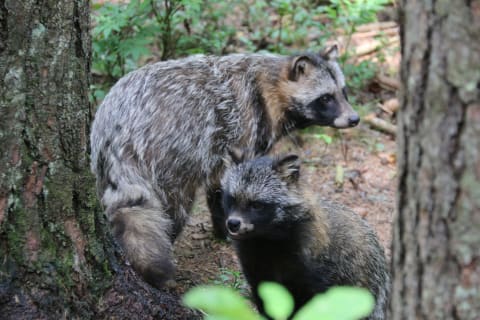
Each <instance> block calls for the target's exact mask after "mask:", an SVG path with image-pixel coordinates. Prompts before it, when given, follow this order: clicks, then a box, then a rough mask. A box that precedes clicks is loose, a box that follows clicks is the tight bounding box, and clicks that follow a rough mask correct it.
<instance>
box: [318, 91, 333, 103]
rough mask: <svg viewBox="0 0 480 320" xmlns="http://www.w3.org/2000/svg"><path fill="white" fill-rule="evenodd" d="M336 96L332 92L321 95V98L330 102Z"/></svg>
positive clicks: (325, 101)
mask: <svg viewBox="0 0 480 320" xmlns="http://www.w3.org/2000/svg"><path fill="white" fill-rule="evenodd" d="M333 99H334V98H333V96H332V95H331V94H329V93H327V94H324V95H323V96H321V97H320V100H321V101H322V103H325V104H326V103H329V102H330V101H332V100H333Z"/></svg>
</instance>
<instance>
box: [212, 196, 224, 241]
mask: <svg viewBox="0 0 480 320" xmlns="http://www.w3.org/2000/svg"><path fill="white" fill-rule="evenodd" d="M207 204H208V208H209V209H210V214H211V217H212V225H213V234H214V235H215V237H216V238H217V239H221V240H225V239H226V238H227V230H226V228H225V213H224V211H223V207H222V192H221V191H220V188H210V189H208V190H207Z"/></svg>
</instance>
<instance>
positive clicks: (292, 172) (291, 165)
mask: <svg viewBox="0 0 480 320" xmlns="http://www.w3.org/2000/svg"><path fill="white" fill-rule="evenodd" d="M272 167H273V169H274V170H275V171H276V172H278V174H279V175H280V178H282V179H283V180H285V181H287V182H288V183H294V182H297V181H298V178H299V177H300V158H299V157H298V156H297V155H296V154H289V155H287V156H284V157H280V158H278V159H277V160H275V161H274V162H273V165H272Z"/></svg>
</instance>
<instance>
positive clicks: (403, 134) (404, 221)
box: [391, 0, 480, 320]
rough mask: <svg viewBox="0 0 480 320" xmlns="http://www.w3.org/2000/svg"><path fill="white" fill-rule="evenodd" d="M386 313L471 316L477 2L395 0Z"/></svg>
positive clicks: (478, 252) (476, 283) (476, 305)
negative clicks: (397, 43) (395, 93)
mask: <svg viewBox="0 0 480 320" xmlns="http://www.w3.org/2000/svg"><path fill="white" fill-rule="evenodd" d="M400 6H401V9H400V10H401V14H400V17H401V21H400V25H401V26H402V31H401V38H402V57H403V61H402V65H401V82H402V84H403V88H402V92H401V97H402V101H401V108H400V112H399V119H398V121H399V124H398V127H399V132H398V158H399V159H398V161H399V164H398V166H399V172H398V175H399V184H398V197H397V209H398V210H397V214H396V217H395V219H394V229H393V230H394V231H393V233H394V234H393V257H392V269H393V278H394V282H393V293H392V303H391V319H402V320H403V319H479V318H480V289H479V288H480V41H479V39H480V1H458V0H456V1H448V0H443V1H440V0H437V1H407V0H403V1H401V4H400Z"/></svg>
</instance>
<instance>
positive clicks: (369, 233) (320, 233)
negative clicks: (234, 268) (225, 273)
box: [221, 155, 390, 319]
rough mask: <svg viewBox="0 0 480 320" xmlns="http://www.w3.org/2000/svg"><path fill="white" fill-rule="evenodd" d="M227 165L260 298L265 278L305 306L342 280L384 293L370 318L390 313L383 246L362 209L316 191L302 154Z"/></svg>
mask: <svg viewBox="0 0 480 320" xmlns="http://www.w3.org/2000/svg"><path fill="white" fill-rule="evenodd" d="M232 157H233V160H234V162H236V163H237V164H236V165H234V166H232V167H231V168H229V169H227V170H226V172H225V175H224V177H223V178H222V181H221V182H222V191H223V206H224V208H225V214H226V227H227V230H228V234H229V237H230V238H231V239H232V240H233V243H234V246H235V249H236V251H237V254H238V257H239V260H240V264H241V266H242V270H243V272H244V274H245V276H246V278H247V280H248V283H249V284H250V286H251V289H252V294H253V298H254V301H255V303H256V305H257V307H258V309H259V311H260V312H262V313H263V307H262V303H261V301H260V299H259V296H258V294H257V288H258V285H259V283H260V282H263V281H275V282H278V283H281V284H282V285H284V286H285V287H286V288H288V290H289V291H290V292H291V293H292V295H293V296H294V299H295V310H296V311H297V310H298V309H299V308H300V307H301V306H302V305H304V304H305V303H306V302H307V301H308V300H310V298H312V297H313V296H314V295H315V294H316V293H320V292H323V291H326V290H327V289H328V288H330V287H332V286H337V285H350V286H358V287H364V288H366V289H368V290H369V291H370V292H371V293H372V294H373V296H374V297H375V300H376V305H375V309H374V311H373V312H372V314H371V315H370V317H369V318H368V319H384V318H385V311H386V310H385V308H386V304H387V297H388V295H389V290H390V280H389V274H388V271H387V266H386V262H385V255H384V252H383V248H382V247H381V246H380V244H379V242H378V240H377V236H376V234H375V232H374V231H373V230H372V228H370V227H369V225H368V224H367V223H366V222H365V221H364V220H363V219H361V218H360V217H359V216H358V215H357V214H355V213H354V212H352V211H350V210H348V209H347V208H345V207H343V206H340V205H338V204H335V203H332V202H328V201H326V200H324V199H321V198H317V197H314V196H312V194H309V193H308V191H307V189H306V188H304V187H302V185H301V183H300V182H299V170H300V165H299V160H298V157H297V156H296V155H289V156H285V157H281V158H270V157H260V158H256V159H253V160H250V161H246V162H241V161H242V160H241V157H240V158H239V157H237V156H235V155H233V156H232Z"/></svg>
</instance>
